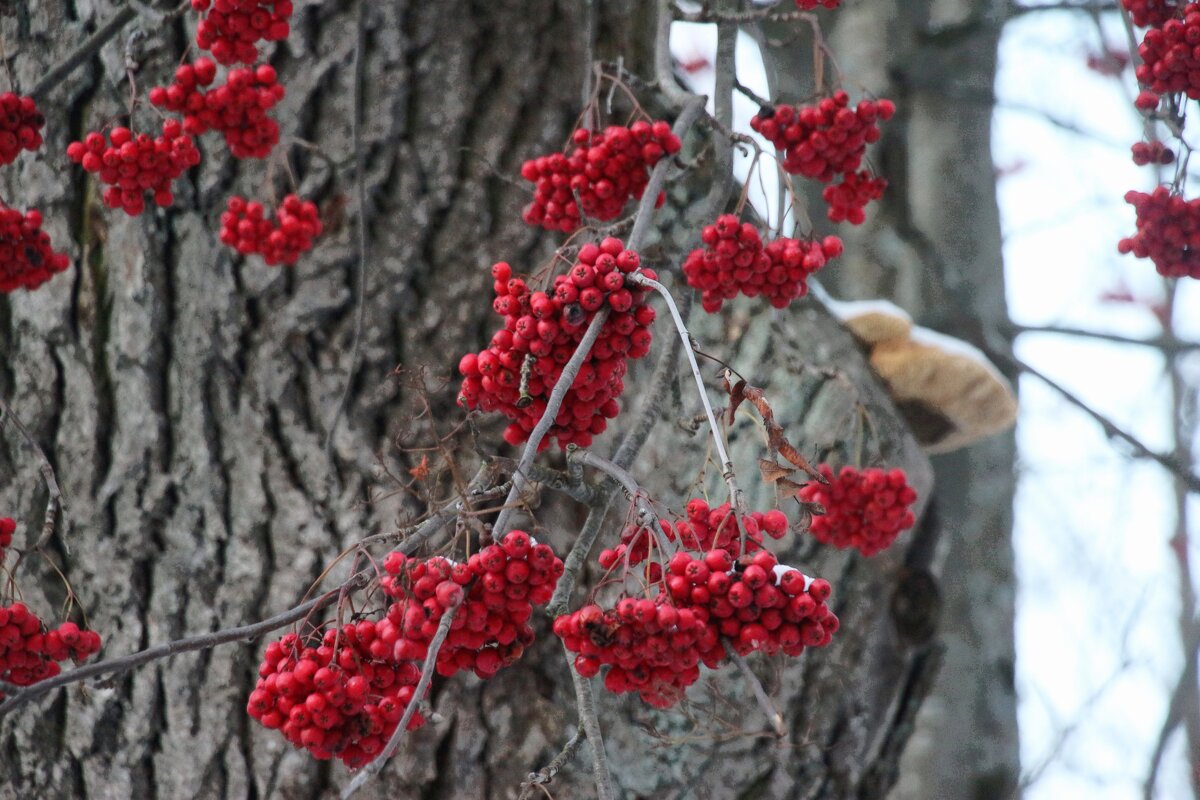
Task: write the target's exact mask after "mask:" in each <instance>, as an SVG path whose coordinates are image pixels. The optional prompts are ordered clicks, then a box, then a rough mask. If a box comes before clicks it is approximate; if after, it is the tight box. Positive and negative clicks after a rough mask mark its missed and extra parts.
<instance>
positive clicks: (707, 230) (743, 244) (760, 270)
mask: <svg viewBox="0 0 1200 800" xmlns="http://www.w3.org/2000/svg"><path fill="white" fill-rule="evenodd" d="M701 240H702V241H703V242H704V245H705V246H704V247H702V248H698V249H696V250H693V251H692V252H691V253H690V254H689V255H688V257H687V259H686V260H685V261H684V263H683V274H684V276H686V277H687V282H688V285H689V286H691V287H692V288H694V289H699V290H700V292H701V297H700V302H701V304H702V305H703V307H704V310H705V311H707V312H709V313H710V314H711V313H716V312H717V311H720V310H721V306H722V305H724V303H725V301H726V300H730V299H733V298H734V297H736V296H737V294H738V293H739V292H741V293H742V294H744V295H746V296H747V297H757V296H759V295H762V296H763V297H765V298H767V300H768V301H769V302H770V303H771V305H772V306H774V307H775V308H786V307H787V305H788V304H789V303H791V301H792V300H794V299H796V298H797V297H803V296H804V295H805V294H807V293H808V277H809V276H810V275H812V274H813V273H814V272H816V271H817V270H819V269H820V268H821V267H823V266H825V264H826V262H827V261H828V260H829V259H831V258H835V257H836V256H838V255H841V252H842V240H841V239H839V238H838V237H836V236H826V237H825V238H824V239H823V240H821V241H820V242H817V241H808V240H803V239H790V238H779V239H775V240H774V241H772V242H770V243H769V244H768V245H767V246H766V247H764V246H763V244H762V240H761V239H760V238H759V235H758V230H757V229H756V228H755V227H754V226H753V225H751V224H750V223H748V222H746V223H739V222H738V219H737V217H736V216H734V215H733V214H723V215H722V216H720V217H717V220H716V222H714V223H713V224H712V225H706V226H705V227H704V230H703V232H702V233H701Z"/></svg>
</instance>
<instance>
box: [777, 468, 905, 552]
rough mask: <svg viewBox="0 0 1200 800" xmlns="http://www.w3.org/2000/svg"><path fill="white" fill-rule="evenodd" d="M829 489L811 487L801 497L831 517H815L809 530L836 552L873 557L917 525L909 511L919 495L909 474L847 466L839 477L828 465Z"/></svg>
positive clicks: (823, 472) (827, 478) (814, 482)
mask: <svg viewBox="0 0 1200 800" xmlns="http://www.w3.org/2000/svg"><path fill="white" fill-rule="evenodd" d="M819 469H820V471H821V474H822V475H824V476H825V479H826V480H827V481H829V483H828V485H826V484H822V483H817V482H816V481H813V482H810V483H808V484H806V485H805V486H804V488H802V489H801V490H800V491H799V492H798V493H797V496H798V497H799V498H800V499H801V500H803V501H804V502H806V503H820V504H821V505H822V506H824V507H825V513H824V514H822V515H820V516H816V517H814V518H813V521H812V524H811V526H810V527H809V530H810V531H812V534H813V536H815V537H816V538H817V540H818V541H820V542H823V543H825V544H831V545H833V546H834V547H839V548H846V547H856V548H858V550H859V552H861V553H862V554H863V555H865V556H873V555H875V554H876V553H878V552H879V551H880V550H883V549H884V548H886V547H888V546H889V545H890V544H891V543H892V542H894V541H895V540H896V537H897V536H899V535H900V532H901V531H903V530H907V529H909V528H911V527H912V526H913V524H914V523H915V522H916V517H914V516H913V512H912V511H911V510H910V509H909V506H911V505H912V504H913V503H914V502H916V499H917V493H916V492H915V491H914V490H913V488H912V487H911V486H909V485H908V480H907V478H906V477H905V474H904V470H902V469H892V470H888V471H884V470H882V469H878V468H875V467H870V468H868V469H864V470H862V471H859V470H857V469H855V468H854V467H849V466H847V467H842V469H841V471H840V472H838V474H837V477H836V478H835V477H834V474H833V469H832V468H831V467H830V466H829V465H828V464H821V465H820V467H819Z"/></svg>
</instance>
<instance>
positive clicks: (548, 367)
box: [458, 237, 656, 448]
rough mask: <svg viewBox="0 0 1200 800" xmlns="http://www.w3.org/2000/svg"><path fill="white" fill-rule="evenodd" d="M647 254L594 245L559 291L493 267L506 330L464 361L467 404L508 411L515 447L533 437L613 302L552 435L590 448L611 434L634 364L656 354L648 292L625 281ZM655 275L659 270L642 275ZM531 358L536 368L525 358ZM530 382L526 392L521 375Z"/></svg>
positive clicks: (560, 281)
mask: <svg viewBox="0 0 1200 800" xmlns="http://www.w3.org/2000/svg"><path fill="white" fill-rule="evenodd" d="M640 263H641V261H640V259H639V258H638V254H637V253H635V252H633V251H632V250H626V249H624V246H623V245H622V244H621V241H620V240H619V239H614V238H611V237H610V238H607V239H605V240H604V241H602V242H601V243H600V244H598V245H596V244H585V245H584V246H583V247H581V248H580V250H579V255H578V257H577V258H576V260H575V263H574V264H573V265H572V267H571V268H570V269H569V270H568V271H567V273H566V274H564V275H558V276H556V277H555V279H554V284H553V286H552V287H551V291H550V292H543V291H536V292H535V291H530V289H529V286H528V285H527V284H526V282H525V281H524V280H522V279H521V278H514V277H513V276H512V267H510V266H509V265H508V264H506V263H503V262H501V263H499V264H496V265H494V266H493V267H492V277H493V278H494V279H495V282H494V284H493V288H494V290H495V293H496V299H495V301H494V302H493V303H492V308H493V309H494V310H495V312H496V313H497V314H499V315H500V316H502V317H503V318H504V327H503V328H502V329H501V330H499V331H497V332H496V334H495V335H494V336H493V337H492V342H491V345H490V346H489V347H488V348H487V349H486V350H483V351H481V352H479V353H468V354H467V355H465V356H463V357H462V359H461V360H460V361H459V364H458V369H459V372H461V373H462V375H463V376H464V377H463V382H462V388H461V390H460V392H459V399H460V402H461V403H462V404H464V405H465V406H466V407H467V408H481V409H483V410H484V411H499V412H501V413H502V414H504V415H505V416H506V417H508V418H509V419H510V420H512V424H510V425H509V426H508V428H507V430H505V432H504V438H505V440H506V441H508V442H509V443H510V444H514V445H516V444H520V443H521V442H524V441H525V440H527V439H528V438H529V433H530V431H532V430H533V428H534V426H535V425H536V424H537V422H538V420H540V419H541V418H542V414H543V413H544V412H545V410H546V403H547V400H548V399H549V397H550V392H551V391H552V390H553V388H554V385H555V383H556V382H557V381H558V379H559V377H560V376H561V375H562V369H563V366H564V365H565V364H566V363H567V362H568V361H569V360H570V359H571V356H572V355H573V354H574V352H575V349H576V347H577V346H578V345H579V342H580V341H581V340H582V339H583V335H584V332H585V331H586V330H587V327H588V324H589V323H590V322H591V319H592V317H593V316H594V315H595V314H596V312H598V311H599V310H600V309H601V308H602V307H604V306H607V307H608V308H609V309H610V310H611V314H610V315H609V317H608V319H607V320H606V321H605V323H604V326H603V327H602V328H601V331H600V338H599V339H598V340H597V341H596V344H595V345H594V346H593V347H592V350H591V352H590V353H589V354H588V357H587V359H586V360H585V361H584V362H583V366H582V367H581V368H580V370H579V373H578V375H577V376H576V377H575V381H574V383H572V384H571V388H570V390H568V392H567V395H566V397H565V399H564V401H563V404H562V407H561V408H560V410H559V412H558V416H557V417H556V418H555V420H554V425H553V427H551V429H550V436H549V437H547V438H546V439H545V440H543V442H542V446H543V447H545V446H548V444H549V441H550V437H553V438H555V439H556V440H557V441H558V444H559V446H560V447H564V448H565V447H566V446H567V445H568V444H572V443H574V444H577V445H579V446H580V447H587V446H588V445H590V444H591V442H592V437H593V436H595V435H597V434H600V433H603V432H604V430H605V428H606V427H607V424H608V422H607V421H608V420H609V419H612V418H613V417H615V416H616V415H617V413H618V412H619V411H620V406H619V405H618V404H617V398H618V397H620V395H621V393H622V392H623V391H624V390H625V384H624V382H623V381H622V378H623V377H624V375H625V370H626V361H625V360H626V359H627V358H642V357H643V356H645V355H646V353H648V352H649V351H650V340H651V335H650V325H651V323H653V322H654V318H655V313H654V309H652V308H651V307H650V306H648V305H646V298H645V295H646V290H645V289H644V288H642V287H639V286H628V287H627V286H626V285H625V278H626V276H627V275H628V274H629V273H631V272H633V271H635V270H637V269H638V267H639V266H640ZM642 274H644V275H645V276H646V277H648V278H654V277H656V275H655V273H654V271H653V270H649V269H647V270H642ZM527 361H528V366H526V362H527ZM523 372H525V374H527V376H528V381H527V384H528V385H527V386H525V387H524V389H525V391H524V392H523V391H522V381H523V379H522V373H523Z"/></svg>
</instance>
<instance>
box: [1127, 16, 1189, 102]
mask: <svg viewBox="0 0 1200 800" xmlns="http://www.w3.org/2000/svg"><path fill="white" fill-rule="evenodd" d="M1197 44H1200V4H1198V3H1189V4H1187V6H1186V7H1185V8H1184V11H1183V18H1182V19H1175V18H1172V19H1168V20H1166V21H1165V22H1164V23H1163V24H1162V27H1158V28H1150V29H1149V30H1147V31H1146V35H1145V37H1144V38H1143V39H1142V43H1141V44H1140V45H1139V46H1138V55H1139V56H1141V58H1142V63H1141V64H1140V65H1138V67H1137V69H1136V70H1135V72H1134V74H1135V75H1136V76H1137V79H1138V82H1139V83H1141V84H1142V85H1143V86H1145V87H1146V88H1147V89H1148V90H1149V92H1150V93H1152V94H1154V95H1164V94H1173V93H1176V92H1183V93H1184V94H1186V95H1187V96H1188V97H1190V98H1191V99H1193V100H1197V99H1200V48H1197V47H1196V45H1197ZM1156 100H1157V98H1156ZM1148 102H1149V100H1148V99H1146V100H1143V99H1142V98H1140V97H1139V107H1142V106H1143V105H1144V104H1146V103H1148Z"/></svg>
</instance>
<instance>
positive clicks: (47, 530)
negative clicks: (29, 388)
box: [0, 398, 71, 557]
mask: <svg viewBox="0 0 1200 800" xmlns="http://www.w3.org/2000/svg"><path fill="white" fill-rule="evenodd" d="M6 419H7V420H8V421H9V422H10V423H12V426H13V427H14V428H16V429H17V433H19V434H21V438H23V439H24V440H25V443H26V444H27V445H29V449H31V450H33V454H34V455H35V456H36V457H37V460H38V469H39V470H40V471H41V473H42V479H43V480H44V481H45V482H46V492H47V494H48V495H49V497H47V498H46V515H45V517H44V519H43V521H42V532H41V534H40V535H39V536H38V539H37V541H36V542H34V544H33V547H31V548H29V549H30V550H40V549H42V548H43V547H45V546H46V545H47V544H48V543H49V542H50V537H52V536H53V535H54V521H55V519H56V518H57V516H58V513H59V512H60V511H61V512H62V514H63V519H64V521H65V520H66V514H67V505H66V503H65V502H64V501H63V496H62V491H61V490H60V489H59V488H58V477H57V476H56V475H55V474H54V467H52V466H50V460H49V459H48V458H46V453H45V452H44V451H43V450H42V448H41V446H40V445H38V443H37V440H36V439H34V438H33V435H32V434H30V432H29V431H28V430H27V429H26V428H25V426H24V425H22V424H21V420H20V418H18V417H17V415H16V414H14V413H13V410H12V408H10V407H9V405H8V403H6V402H5V401H4V399H3V398H0V423H3V422H4V420H6ZM62 545H63V550H65V551H66V552H68V553H69V552H70V551H71V550H70V547H69V545H68V543H67V540H66V537H65V536H64V537H62ZM22 557H24V554H22Z"/></svg>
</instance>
